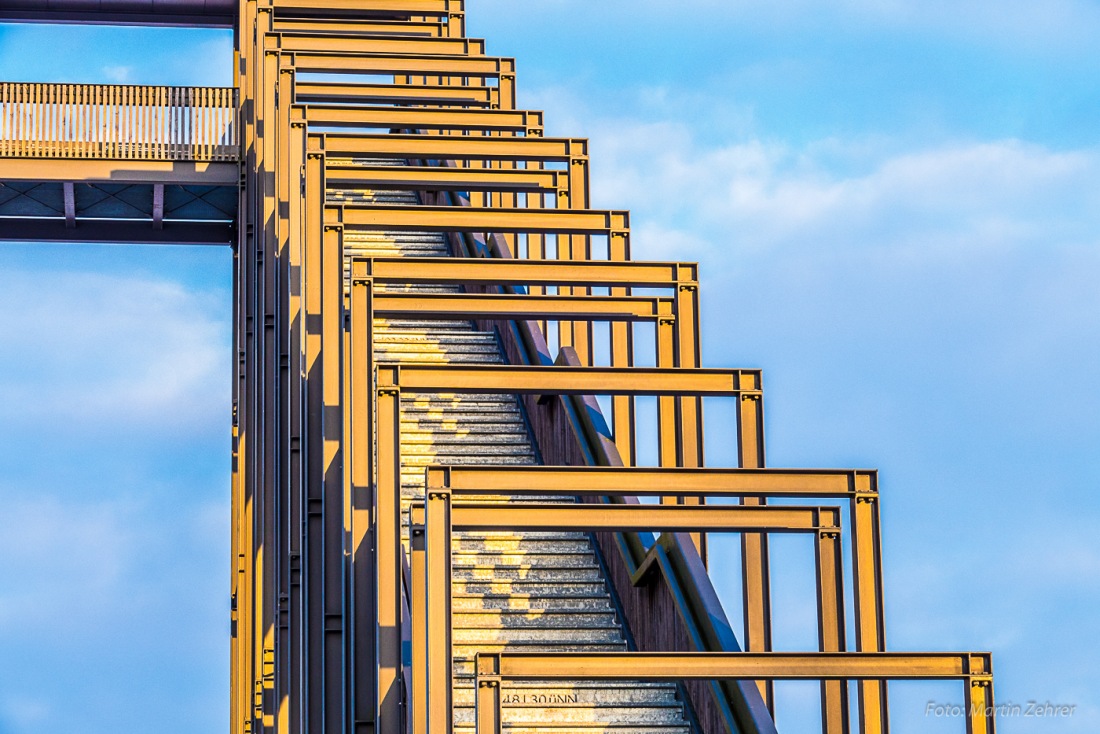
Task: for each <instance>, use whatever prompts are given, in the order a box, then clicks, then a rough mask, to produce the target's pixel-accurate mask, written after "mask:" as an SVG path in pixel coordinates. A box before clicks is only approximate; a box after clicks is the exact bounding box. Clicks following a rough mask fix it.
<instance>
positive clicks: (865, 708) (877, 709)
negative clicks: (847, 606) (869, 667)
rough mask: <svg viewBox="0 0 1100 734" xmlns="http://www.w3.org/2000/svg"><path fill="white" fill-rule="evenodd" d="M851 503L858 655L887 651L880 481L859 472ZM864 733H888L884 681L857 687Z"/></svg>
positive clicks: (865, 683)
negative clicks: (860, 653) (880, 519)
mask: <svg viewBox="0 0 1100 734" xmlns="http://www.w3.org/2000/svg"><path fill="white" fill-rule="evenodd" d="M854 481H855V487H854V489H855V497H854V498H853V500H852V503H851V521H852V567H853V585H854V588H855V594H854V596H855V615H856V618H855V633H856V650H857V651H858V652H882V651H884V650H885V649H886V634H885V622H884V615H883V591H882V555H881V553H882V542H881V536H880V522H879V493H878V478H877V476H876V475H874V474H868V473H864V472H861V473H857V474H856V475H855V478H854ZM857 691H858V699H857V700H858V706H859V712H858V716H859V727H860V731H861V732H873V734H888V732H889V730H890V720H889V715H888V710H889V709H888V699H887V685H886V681H884V680H861V681H859V683H858V684H857Z"/></svg>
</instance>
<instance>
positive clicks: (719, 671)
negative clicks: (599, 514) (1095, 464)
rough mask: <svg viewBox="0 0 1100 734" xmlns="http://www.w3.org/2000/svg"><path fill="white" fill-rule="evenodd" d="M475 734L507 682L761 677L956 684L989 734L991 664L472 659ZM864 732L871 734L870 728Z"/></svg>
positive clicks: (667, 657)
mask: <svg viewBox="0 0 1100 734" xmlns="http://www.w3.org/2000/svg"><path fill="white" fill-rule="evenodd" d="M476 670H477V683H476V686H477V704H476V705H477V725H476V729H475V731H476V732H477V734H501V732H502V719H503V716H502V708H501V688H502V684H503V683H504V682H506V681H515V680H555V679H557V680H614V679H622V678H624V677H630V678H632V679H636V680H653V681H661V680H663V681H675V680H687V679H693V678H694V679H706V680H713V679H719V678H727V679H744V678H749V677H752V678H756V677H761V676H763V677H765V678H767V679H768V680H826V681H838V680H881V679H891V680H959V681H962V682H963V694H964V696H965V709H966V712H965V716H966V733H967V734H993V732H994V731H995V724H996V709H995V707H994V705H993V661H992V656H991V655H990V654H989V653H975V652H943V653H934V652H930V653H888V652H847V653H846V652H838V653H817V654H807V653H780V652H773V653H667V654H653V653H613V652H607V653H594V654H593V653H589V654H584V653H503V654H485V653H479V654H478V656H477V663H476ZM863 731H864V732H867V733H870V732H875V733H877V732H879V731H881V729H878V728H877V727H872V728H870V729H865V730H863Z"/></svg>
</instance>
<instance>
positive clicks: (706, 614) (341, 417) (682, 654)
mask: <svg viewBox="0 0 1100 734" xmlns="http://www.w3.org/2000/svg"><path fill="white" fill-rule="evenodd" d="M465 11H466V9H465V7H464V3H463V0H98V1H89V0H50V2H48V3H42V2H40V1H38V0H0V19H2V20H21V21H37V22H103V23H136V24H181V25H214V26H224V27H230V26H231V27H233V28H234V29H235V37H236V54H235V64H236V78H237V84H236V86H235V87H234V88H232V89H182V88H159V87H132V86H127V87H120V86H100V85H80V84H23V83H6V84H3V85H0V215H3V216H4V219H3V220H2V222H3V223H2V225H0V238H3V239H8V240H52V241H74V242H81V241H111V242H143V243H148V242H165V243H171V242H181V243H194V242H202V243H209V244H222V245H225V246H227V247H232V248H233V250H234V253H235V271H234V272H235V291H236V314H235V350H236V358H237V359H236V365H237V367H236V373H235V382H234V423H233V425H234V449H233V485H232V496H233V505H232V508H233V509H232V537H233V559H232V562H233V577H232V589H231V595H232V644H231V667H232V676H231V677H232V689H231V691H230V692H229V695H230V697H231V701H232V711H231V721H230V722H229V727H230V731H231V732H232V734H261V733H263V734H293V733H298V732H309V733H311V734H376V733H377V734H404V732H412V734H424V733H425V732H431V734H442V733H444V732H447V733H449V732H472V731H476V732H478V734H496V733H497V732H501V731H508V732H512V733H514V734H528V733H530V734H536V733H537V732H542V733H545V734H566V733H569V734H574V733H578V734H579V733H580V732H585V733H588V734H595V733H596V732H623V733H624V734H625V733H626V732H639V733H642V734H673V733H674V732H675V733H676V734H686V733H687V732H699V733H700V734H719V733H721V732H731V733H732V732H737V733H740V734H750V733H753V734H755V733H759V732H773V731H775V725H774V701H773V696H772V682H773V681H775V680H786V679H795V680H819V681H820V682H821V683H820V685H821V720H822V722H821V728H822V731H823V732H825V733H826V734H841V733H842V732H855V731H859V732H864V733H866V734H871V733H875V734H878V733H880V732H886V731H888V726H889V724H888V714H887V681H888V680H890V679H950V680H958V681H960V682H961V685H962V687H963V692H964V697H965V700H966V712H967V713H966V717H965V718H966V730H967V732H970V733H971V734H980V733H982V734H984V733H985V732H992V731H993V729H994V717H993V713H992V711H993V710H992V667H991V659H990V656H989V655H988V654H986V653H973V652H955V653H918V654H906V653H894V652H887V650H886V643H885V632H884V629H885V626H884V620H883V596H882V593H883V590H882V569H881V547H880V537H879V520H878V512H879V501H880V495H879V483H878V477H877V474H876V473H875V472H873V471H865V470H845V469H838V470H815V471H810V470H790V469H774V468H768V467H766V466H765V454H764V430H763V429H764V423H763V415H764V413H763V396H764V391H763V382H762V375H761V373H760V371H758V370H751V369H710V368H703V367H702V366H701V364H700V357H699V355H700V345H699V333H700V330H699V295H700V294H699V277H698V266H697V265H695V264H693V263H686V262H679V261H676V260H675V259H674V258H670V259H669V260H668V261H665V262H638V261H634V260H632V259H631V258H630V226H629V215H628V213H626V212H623V211H614V210H599V209H593V208H592V207H591V203H590V200H589V186H588V171H589V157H588V147H587V143H586V141H585V140H583V139H580V138H551V137H545V136H544V135H543V116H542V113H541V112H536V111H530V110H522V109H517V108H516V97H515V85H516V73H515V64H514V62H513V60H512V59H510V58H504V57H499V56H494V55H492V54H490V53H489V49H488V47H487V45H486V43H485V42H484V41H482V40H478V39H472V38H468V37H467V36H466V34H465V20H466V17H465ZM670 254H673V255H674V254H675V253H670ZM640 293H646V294H647V295H639V294H640ZM648 294H656V295H648ZM639 325H645V326H644V328H645V329H646V330H648V333H652V335H653V337H652V339H651V340H649V339H643V338H641V337H640V336H639V334H640V333H641V331H640V329H642V328H643V327H641V326H639ZM643 347H644V348H646V349H652V350H653V352H654V354H653V356H652V357H648V356H647V357H645V358H643V356H642V355H641V354H636V352H640V351H641V350H642V349H643ZM636 358H637V361H638V362H641V363H649V362H653V363H655V364H656V366H655V367H644V368H643V367H637V366H635V360H636ZM597 396H606V397H607V400H606V401H604V402H601V401H599V400H598V399H597ZM640 396H653V397H656V400H657V416H656V422H655V424H654V425H652V426H649V425H644V424H643V423H642V422H641V420H640V418H639V417H638V416H639V413H638V412H637V411H636V410H635V401H636V399H637V398H639V397H640ZM718 397H724V398H727V399H730V400H734V401H736V404H737V410H736V411H735V412H736V415H737V421H736V425H733V426H730V427H729V432H728V434H726V435H722V436H718V437H716V438H715V437H711V439H712V440H735V441H736V442H737V446H738V456H739V464H740V465H739V466H738V467H736V468H725V469H718V468H707V467H706V462H705V457H704V430H703V420H702V401H703V399H704V398H718ZM605 408H606V409H607V410H605ZM646 431H655V432H656V435H657V437H658V443H659V449H658V454H659V456H658V457H656V459H657V461H656V464H657V466H653V467H643V466H638V465H637V464H638V463H639V462H638V457H637V453H638V451H637V440H636V437H637V435H639V433H643V432H646ZM645 497H649V498H657V500H658V501H657V502H656V503H648V502H643V501H640V500H639V498H645ZM712 498H720V499H722V500H724V501H722V502H711V503H709V504H708V502H707V500H708V499H712ZM791 498H800V499H801V500H802V503H801V504H799V505H792V504H790V503H788V502H782V503H779V504H775V503H772V502H771V501H772V500H776V499H783V500H789V499H791ZM728 500H736V504H731V503H730V502H728ZM716 532H726V533H736V534H738V535H739V536H740V538H741V564H742V568H741V583H742V588H743V600H742V604H743V613H744V619H745V627H744V629H743V630H736V631H735V630H734V629H733V628H732V626H731V625H730V624H729V622H728V620H727V618H726V615H725V612H724V611H723V609H722V607H721V604H720V603H719V601H718V597H717V594H716V593H715V591H714V588H713V586H712V584H711V581H710V578H709V576H708V573H707V561H708V558H707V556H708V553H707V535H708V534H709V533H716ZM773 533H805V534H808V535H810V536H811V537H812V538H813V539H814V547H815V554H814V558H813V559H812V561H811V560H810V559H807V562H808V563H811V562H812V563H813V564H814V566H815V569H816V574H817V600H818V603H817V612H818V641H819V645H818V649H816V650H812V651H806V652H804V653H777V652H773V651H772V642H771V631H770V628H771V623H770V618H771V601H770V596H771V595H770V588H769V568H768V558H769V549H768V537H769V535H770V534H773ZM846 544H847V545H846ZM845 548H847V549H848V550H847V553H846V552H845ZM846 557H848V558H850V561H851V564H850V568H849V567H846V563H845V558H846ZM846 592H847V593H846ZM849 615H854V624H852V625H848V624H847V623H846V619H847V618H848V617H849ZM853 630H854V634H850V632H852V631H853ZM850 698H854V700H855V702H856V704H855V705H854V706H853V707H852V710H850V705H849V700H850Z"/></svg>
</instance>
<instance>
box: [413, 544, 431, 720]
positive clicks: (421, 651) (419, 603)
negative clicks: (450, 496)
mask: <svg viewBox="0 0 1100 734" xmlns="http://www.w3.org/2000/svg"><path fill="white" fill-rule="evenodd" d="M424 532H425V526H424V525H411V526H410V527H409V549H410V555H411V556H412V557H411V559H410V562H409V566H410V569H409V570H410V574H409V575H410V576H411V577H412V589H410V590H409V596H410V599H409V606H410V607H411V614H410V619H411V624H412V630H411V637H412V695H411V697H410V698H411V699H412V701H411V707H410V713H409V716H411V717H412V734H426V733H427V731H428V706H429V703H428V607H427V605H428V599H427V597H428V586H427V583H426V581H425V576H426V574H427V569H426V568H425V565H424V564H425V559H424V551H425V547H426V539H425V537H424Z"/></svg>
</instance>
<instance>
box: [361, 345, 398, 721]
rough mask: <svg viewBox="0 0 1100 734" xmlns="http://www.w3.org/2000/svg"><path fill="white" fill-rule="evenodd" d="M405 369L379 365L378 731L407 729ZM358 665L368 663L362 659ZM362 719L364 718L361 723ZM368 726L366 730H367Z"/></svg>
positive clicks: (377, 404) (376, 514) (377, 436)
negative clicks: (403, 521) (403, 565)
mask: <svg viewBox="0 0 1100 734" xmlns="http://www.w3.org/2000/svg"><path fill="white" fill-rule="evenodd" d="M399 369H400V368H398V367H396V366H379V367H378V371H377V374H378V376H377V385H378V388H377V403H376V409H377V411H378V420H377V434H376V443H375V446H376V452H377V456H378V469H377V485H376V486H377V492H376V494H375V516H376V517H377V523H378V524H377V551H376V559H375V562H376V564H377V569H378V580H377V587H376V588H377V597H378V606H377V614H378V617H377V623H378V633H377V640H378V653H377V657H378V664H377V676H378V693H377V702H378V703H377V709H376V710H377V713H376V722H377V726H376V727H375V730H376V731H377V732H378V734H401V732H402V731H403V728H404V727H403V724H402V722H401V563H400V559H401V553H402V550H401V389H400V386H399V384H400V383H399V381H398V375H399ZM356 664H357V665H361V664H362V663H360V662H358V661H357V662H356ZM357 723H358V722H357ZM366 731H367V729H366V728H365V727H364V729H363V732H364V734H366Z"/></svg>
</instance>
